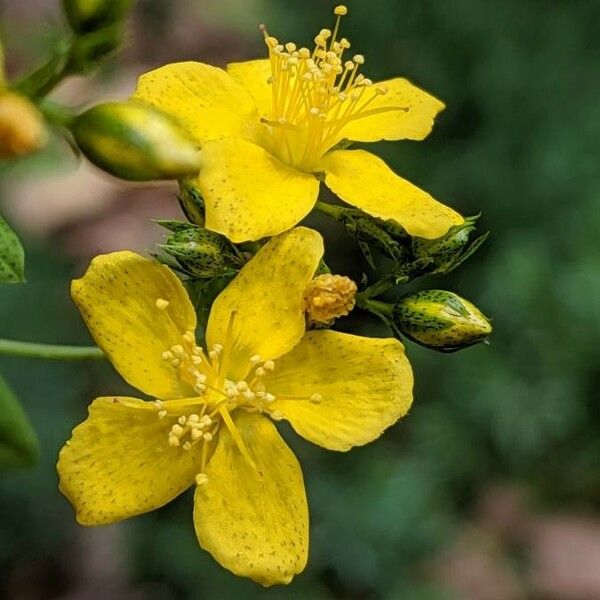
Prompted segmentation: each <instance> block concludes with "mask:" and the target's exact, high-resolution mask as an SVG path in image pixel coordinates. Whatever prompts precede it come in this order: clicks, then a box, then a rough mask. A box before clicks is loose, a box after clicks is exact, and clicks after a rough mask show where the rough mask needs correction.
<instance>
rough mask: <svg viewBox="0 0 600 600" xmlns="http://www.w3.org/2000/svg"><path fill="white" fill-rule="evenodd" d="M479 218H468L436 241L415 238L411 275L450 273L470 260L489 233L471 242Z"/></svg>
mask: <svg viewBox="0 0 600 600" xmlns="http://www.w3.org/2000/svg"><path fill="white" fill-rule="evenodd" d="M477 219H478V217H467V218H466V219H465V221H464V223H462V224H461V225H455V226H454V227H451V228H450V229H449V230H448V232H447V233H446V234H445V235H443V236H442V237H440V238H437V239H435V240H426V239H423V238H414V239H413V243H412V254H413V268H412V271H413V272H412V273H411V275H413V276H415V275H421V274H426V273H427V274H431V275H437V274H445V273H450V271H453V270H454V269H456V267H458V266H459V265H460V264H462V263H463V262H464V261H465V260H467V258H469V257H470V256H471V255H472V254H474V253H475V251H476V250H477V249H478V248H479V247H480V246H481V244H483V242H485V240H486V239H487V236H488V233H485V234H483V235H481V236H479V237H478V238H476V239H475V240H473V241H470V237H471V233H472V232H473V231H475V229H476V226H475V223H476V221H477Z"/></svg>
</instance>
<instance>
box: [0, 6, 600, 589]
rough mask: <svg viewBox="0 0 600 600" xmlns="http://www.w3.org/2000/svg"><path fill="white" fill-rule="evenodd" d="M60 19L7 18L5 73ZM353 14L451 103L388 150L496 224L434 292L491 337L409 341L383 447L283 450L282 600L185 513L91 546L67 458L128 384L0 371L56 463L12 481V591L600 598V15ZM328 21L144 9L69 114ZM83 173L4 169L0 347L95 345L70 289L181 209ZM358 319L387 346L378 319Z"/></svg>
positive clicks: (354, 36)
mask: <svg viewBox="0 0 600 600" xmlns="http://www.w3.org/2000/svg"><path fill="white" fill-rule="evenodd" d="M56 4H58V2H55V1H54V0H27V1H23V2H19V3H17V2H13V0H4V2H0V35H1V36H2V38H3V40H4V41H5V44H6V46H7V47H8V48H9V50H8V60H9V67H10V68H11V69H13V70H14V71H15V72H18V71H20V70H22V69H25V68H26V67H27V66H28V65H31V64H33V63H34V62H35V61H36V60H39V59H40V58H41V57H42V56H43V53H44V49H45V48H47V44H48V43H49V42H50V41H51V40H53V39H56V38H57V37H58V36H59V35H60V32H61V30H62V29H63V24H62V23H61V20H60V16H59V11H58V7H57V6H56ZM347 4H348V6H349V9H350V11H349V16H348V17H346V19H345V22H344V25H343V27H344V34H345V35H346V36H347V37H349V38H350V39H351V41H352V44H353V49H354V50H356V51H360V52H362V53H363V54H365V55H366V58H367V64H366V65H365V67H366V71H368V73H369V76H370V77H371V78H372V79H374V80H377V79H381V78H386V77H390V76H395V75H399V74H402V75H405V76H407V77H408V78H410V79H411V80H412V81H414V82H415V83H417V84H419V85H421V86H423V87H424V88H425V89H427V90H430V91H431V92H433V93H434V94H435V95H437V96H438V97H440V98H441V99H443V100H444V101H445V103H446V105H447V109H446V111H445V112H444V113H443V114H442V115H441V117H440V119H439V120H438V124H437V126H436V128H435V130H434V132H433V134H432V135H431V136H430V137H429V138H428V139H427V140H426V141H425V142H422V143H412V142H402V143H383V144H380V145H379V147H377V148H376V149H375V151H376V152H377V153H378V154H380V155H381V156H383V157H385V158H386V159H388V160H389V162H390V164H391V165H392V166H393V167H394V168H395V169H396V170H397V171H398V172H399V173H401V174H403V175H404V176H406V177H407V178H409V179H410V180H412V181H413V182H414V183H416V184H418V185H420V186H421V187H423V188H424V189H426V190H428V191H430V192H431V193H432V194H433V195H434V196H436V197H437V198H439V199H440V200H442V201H444V202H446V203H448V204H451V205H452V206H454V207H456V208H457V209H458V210H460V211H461V212H462V213H463V214H476V213H478V212H479V211H481V212H482V213H483V216H482V218H481V220H480V224H481V227H483V229H484V230H485V229H490V230H491V236H490V240H489V241H488V242H487V243H486V245H485V246H484V247H483V249H482V250H480V251H479V252H478V254H477V255H476V256H475V257H474V258H473V259H471V260H470V261H469V262H468V263H467V264H466V265H464V266H463V267H462V268H461V269H460V270H459V271H458V272H456V273H453V274H451V275H449V276H446V277H443V278H438V279H430V280H423V281H420V282H419V286H420V287H442V288H445V289H449V290H453V291H456V292H458V293H460V294H461V295H463V296H465V297H467V298H469V299H471V300H473V301H475V302H476V303H477V304H478V305H479V306H480V307H481V308H482V309H483V310H484V312H485V313H486V314H488V315H490V316H492V317H493V319H494V325H495V333H494V335H493V337H492V339H491V344H490V345H489V346H478V347H474V348H472V349H468V350H464V351H463V352H460V353H456V354H453V355H439V354H436V353H433V352H428V351H426V350H423V349H422V348H419V347H417V346H415V345H413V344H410V342H409V343H408V344H407V345H408V352H409V355H410V358H411V361H412V363H413V365H414V370H415V376H416V390H415V403H414V406H413V409H412V411H411V414H410V415H409V416H408V417H407V418H406V419H405V420H404V421H403V422H401V423H399V424H398V425H397V426H396V427H394V428H393V429H392V430H390V431H388V432H387V433H386V434H385V435H384V436H383V437H382V438H381V439H380V440H378V441H377V442H375V443H373V444H371V445H369V446H367V447H364V448H361V449H356V450H353V451H352V452H350V453H349V454H333V453H327V452H326V451H323V450H321V449H318V448H315V447H312V446H310V445H309V444H308V443H306V442H303V441H302V440H299V439H298V438H297V437H294V436H291V435H290V436H287V437H289V439H290V443H291V444H292V446H293V448H294V449H295V450H296V451H297V453H298V455H299V457H300V460H301V462H302V465H303V469H304V474H305V478H306V484H307V489H308V496H309V502H310V508H311V520H312V523H311V553H310V559H309V566H308V568H307V570H306V571H305V573H303V574H302V575H301V576H299V577H297V579H296V580H295V581H294V582H293V584H292V585H290V586H289V587H285V588H274V589H271V590H263V589H262V588H260V587H258V586H256V585H255V584H253V583H251V582H248V581H243V580H240V579H236V578H235V577H233V576H232V575H230V574H229V573H228V572H226V571H225V570H223V569H221V568H220V567H219V566H218V565H216V564H215V563H214V562H213V560H212V559H211V558H210V556H208V555H207V554H206V553H204V552H202V551H201V550H200V549H199V548H198V547H197V542H196V540H195V537H194V533H193V527H192V521H191V508H192V502H191V501H192V498H191V496H190V495H189V494H184V495H183V496H182V497H181V498H180V499H178V500H177V501H175V502H174V503H172V504H171V505H170V506H168V507H166V508H164V509H162V510H160V511H157V512H155V513H152V514H149V515H145V516H141V517H138V518H136V519H133V520H130V521H128V522H126V523H123V524H119V525H116V526H111V527H106V528H100V529H83V528H80V527H79V526H78V525H77V524H76V523H75V521H74V518H73V514H72V510H71V508H70V506H69V505H68V503H67V502H66V500H64V499H63V498H62V496H61V495H60V494H59V493H58V490H57V477H56V473H55V470H54V464H55V461H56V456H57V452H58V449H59V447H60V446H61V445H62V443H63V442H64V440H65V439H67V438H68V436H69V433H70V430H71V429H72V427H73V426H74V425H75V424H76V423H78V422H79V421H80V420H82V418H84V415H85V414H86V406H87V403H88V402H89V401H90V400H91V399H92V398H93V397H94V396H96V395H98V394H100V393H116V392H119V391H120V390H121V389H122V385H123V384H121V383H120V382H119V380H118V378H117V377H116V376H115V374H114V373H113V372H112V370H111V369H110V368H109V367H108V366H105V365H89V364H83V363H80V364H64V363H62V364H59V363H55V364H50V363H44V362H37V361H24V360H16V359H14V360H13V359H6V358H2V359H1V360H0V369H1V371H2V373H3V374H4V375H5V377H6V379H7V381H8V382H9V383H10V385H11V386H12V388H13V390H14V391H15V392H16V393H17V395H18V396H19V397H20V398H21V400H22V402H23V404H24V406H25V408H26V411H27V413H28V415H29V416H30V418H31V420H32V422H33V423H34V425H35V427H36V429H37V431H38V432H39V436H40V439H41V444H42V460H41V462H40V464H39V465H38V466H37V467H35V468H33V469H30V470H25V471H14V472H9V473H3V474H1V475H0V598H7V599H10V600H26V599H27V600H29V599H38V598H40V599H46V598H47V599H54V598H64V599H88V598H89V599H103V598H111V599H113V598H116V599H120V598H123V599H140V600H141V599H144V600H145V599H160V600H162V599H165V600H166V599H179V598H182V599H207V600H228V599H234V598H236V599H237V598H241V597H243V598H244V599H245V600H253V599H255V598H256V599H263V598H269V599H273V600H279V599H285V600H292V599H315V600H328V599H348V600H450V599H454V600H513V599H514V600H519V599H534V600H597V599H598V598H600V468H599V467H600V410H599V407H598V397H599V394H598V388H599V386H600V350H599V347H600V343H599V342H600V339H599V338H600V243H599V241H598V240H599V239H600V238H599V234H598V232H599V231H600V169H599V165H600V151H599V142H598V140H599V139H600V101H599V100H600V77H599V76H598V75H599V70H600V36H598V23H599V22H600V3H598V2H596V1H592V0H589V1H586V0H455V1H453V2H448V1H446V0H405V1H396V0H370V1H368V2H367V1H366V0H353V1H350V2H347ZM333 6H334V3H330V2H324V1H322V0H311V1H304V2H297V1H291V0H260V1H251V0H221V1H218V2H217V1H210V2H208V1H207V2H203V1H202V0H195V1H188V0H163V1H161V0H144V1H141V2H139V6H138V7H137V10H136V14H135V18H134V26H133V28H132V32H131V39H130V40H129V42H128V45H127V47H126V48H125V49H124V51H123V52H122V53H121V54H120V56H119V58H118V60H117V61H116V65H115V63H112V65H111V66H109V67H107V68H104V69H103V70H102V72H101V73H99V74H98V75H96V76H95V78H94V79H93V81H92V83H89V82H88V83H85V82H81V81H75V82H71V83H69V84H67V86H65V87H66V89H65V91H63V92H61V93H62V94H63V96H62V97H63V98H66V99H68V100H69V101H71V102H75V103H85V102H89V101H90V100H94V99H98V97H99V96H100V95H104V96H106V95H108V96H110V95H111V94H112V97H113V98H118V97H123V96H125V95H126V94H127V93H128V92H129V91H130V90H131V88H132V87H133V85H134V82H135V77H136V76H137V74H139V73H140V72H142V71H144V70H147V69H148V68H151V67H154V66H157V65H159V64H162V63H165V62H170V61H173V60H181V59H196V60H201V61H206V62H213V63H217V64H224V63H225V62H227V61H229V60H243V59H245V58H254V57H258V56H262V54H263V47H262V44H261V39H260V35H259V34H258V31H257V29H256V26H257V24H258V23H261V22H265V23H267V25H268V27H269V31H270V32H272V33H273V34H274V35H277V36H278V37H279V38H280V39H286V40H287V39H290V40H294V41H297V42H299V43H305V44H308V43H309V42H310V39H311V38H312V36H313V35H314V32H315V31H318V30H319V29H320V28H321V27H325V26H329V25H330V22H331V16H330V15H331V13H330V10H331V8H332V7H333ZM58 97H61V96H60V94H59V96H58ZM371 149H372V147H371ZM57 173H58V174H57ZM78 173H79V171H75V163H74V161H73V159H72V158H71V157H70V155H69V151H68V149H67V148H66V147H65V146H64V145H63V144H61V143H60V142H55V143H54V144H53V145H52V146H51V148H50V149H49V150H48V151H46V152H45V153H44V154H42V155H40V156H37V157H35V158H33V159H31V160H28V161H25V162H24V163H21V164H19V165H17V166H13V167H10V168H8V169H3V171H2V181H1V184H0V185H1V188H0V193H1V197H0V202H2V203H3V205H2V206H3V210H4V211H5V212H6V214H7V218H9V219H10V220H11V221H12V223H13V225H14V226H15V228H16V229H17V230H19V231H21V232H24V237H25V243H26V247H27V250H28V263H27V278H28V281H29V283H27V284H26V285H21V286H12V287H9V286H4V287H2V289H1V290H0V335H1V336H2V337H15V338H17V337H18V338H21V339H28V340H35V341H49V342H62V343H78V342H79V343H87V342H88V337H87V333H86V332H85V330H84V328H83V325H82V323H81V322H80V319H79V316H78V315H77V314H76V311H75V309H74V307H73V305H72V304H71V303H70V300H69V298H68V285H69V281H70V279H71V278H72V277H74V276H77V275H79V274H80V273H81V272H82V270H83V268H84V266H85V264H86V262H87V260H88V259H89V257H90V256H92V255H93V254H95V253H96V252H98V251H106V250H112V249H120V248H125V247H135V248H138V249H151V248H152V243H153V241H156V240H158V239H159V237H160V233H159V231H158V230H157V229H156V228H154V227H152V226H150V225H149V218H150V217H157V218H160V217H165V216H173V215H176V214H177V213H176V206H175V200H174V197H173V190H172V189H169V190H165V189H158V190H157V189H156V188H154V187H151V188H139V187H129V186H125V185H124V184H120V183H118V182H115V181H114V180H112V181H111V180H108V178H107V177H106V178H104V177H103V176H98V175H97V174H91V175H85V176H83V175H81V174H78ZM88 176H89V177H92V178H93V179H90V180H88V179H86V177H88ZM73 178H75V179H73ZM105 179H106V181H104V180H105ZM90 181H93V182H94V183H93V185H91V184H90V183H89V182H90ZM73 182H75V184H76V185H72V183H73ZM77 186H79V187H77ZM95 193H97V194H98V197H99V198H100V197H101V198H102V203H101V204H100V205H99V206H98V205H96V204H95V197H94V194H95ZM69 202H70V203H71V204H69ZM56 203H58V204H56ZM57 206H59V207H60V210H62V213H60V211H59V210H58V209H57V208H56V207H57ZM57 211H58V212H59V213H60V214H63V218H62V219H61V218H58V217H57ZM64 215H66V216H64ZM32 223H33V225H32ZM49 223H50V224H49ZM317 224H319V225H320V224H321V223H320V222H319V223H317ZM331 234H332V235H333V236H334V237H337V239H338V242H339V246H335V245H333V244H331V243H330V262H331V263H332V264H333V265H334V266H335V267H336V268H337V270H339V271H342V272H347V273H350V274H354V275H356V274H358V273H360V272H361V270H362V269H363V268H364V265H363V264H362V263H360V262H359V261H360V259H359V257H358V255H357V254H356V253H349V254H347V253H344V255H343V258H342V256H341V255H340V253H339V250H338V251H337V253H336V247H337V248H346V246H348V241H347V240H346V239H344V236H343V232H341V231H338V230H337V229H332V230H331ZM348 247H349V246H348ZM343 326H344V327H346V328H350V329H352V328H355V329H354V330H356V327H359V326H360V327H361V329H362V331H363V332H367V333H370V334H372V335H385V332H384V331H383V330H382V329H381V328H380V326H379V325H378V324H376V323H375V322H371V321H369V325H368V327H365V325H364V324H361V325H359V324H357V321H356V320H351V321H350V322H349V323H348V324H345V325H343ZM285 433H286V434H287V433H288V431H287V430H286V431H285Z"/></svg>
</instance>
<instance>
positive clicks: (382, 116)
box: [340, 77, 444, 142]
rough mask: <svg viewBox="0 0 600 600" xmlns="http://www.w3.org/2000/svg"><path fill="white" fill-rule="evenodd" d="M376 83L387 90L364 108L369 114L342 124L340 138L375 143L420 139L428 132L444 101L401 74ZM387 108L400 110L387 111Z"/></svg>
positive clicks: (442, 107)
mask: <svg viewBox="0 0 600 600" xmlns="http://www.w3.org/2000/svg"><path fill="white" fill-rule="evenodd" d="M376 85H377V87H379V88H383V89H386V90H387V93H386V94H384V95H377V96H376V97H375V99H374V100H373V101H372V102H370V103H369V105H368V107H365V111H367V112H368V113H370V114H369V116H366V117H362V118H358V119H356V120H354V121H351V122H350V123H348V125H345V126H344V127H343V129H342V130H341V133H340V137H341V138H346V139H349V140H355V141H357V142H376V141H377V140H422V139H423V138H425V137H427V135H429V132H430V131H431V129H432V127H433V122H434V119H435V116H436V115H437V114H438V113H439V112H440V111H441V110H443V109H444V104H443V102H440V101H439V100H438V99H437V98H434V97H433V96H431V95H430V94H428V93H427V92H425V91H423V90H421V89H419V88H418V87H416V86H414V85H413V84H412V83H411V82H410V81H408V80H407V79H402V78H401V77H396V78H394V79H389V80H387V81H381V82H379V83H377V84H376ZM371 89H373V88H371ZM390 108H392V109H401V110H386V109H390ZM379 111H381V112H379ZM372 113H375V114H372Z"/></svg>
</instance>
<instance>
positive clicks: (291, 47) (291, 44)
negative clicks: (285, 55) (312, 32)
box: [285, 42, 296, 54]
mask: <svg viewBox="0 0 600 600" xmlns="http://www.w3.org/2000/svg"><path fill="white" fill-rule="evenodd" d="M285 49H286V50H287V51H288V52H289V53H290V54H291V53H292V52H294V51H295V50H296V44H294V42H288V43H287V44H286V45H285Z"/></svg>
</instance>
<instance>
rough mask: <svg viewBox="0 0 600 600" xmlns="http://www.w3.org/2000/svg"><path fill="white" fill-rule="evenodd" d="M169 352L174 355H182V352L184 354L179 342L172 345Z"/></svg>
mask: <svg viewBox="0 0 600 600" xmlns="http://www.w3.org/2000/svg"><path fill="white" fill-rule="evenodd" d="M171 352H172V353H173V354H174V355H175V356H183V354H184V350H183V346H182V345H181V344H176V345H175V346H173V347H172V348H171Z"/></svg>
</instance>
